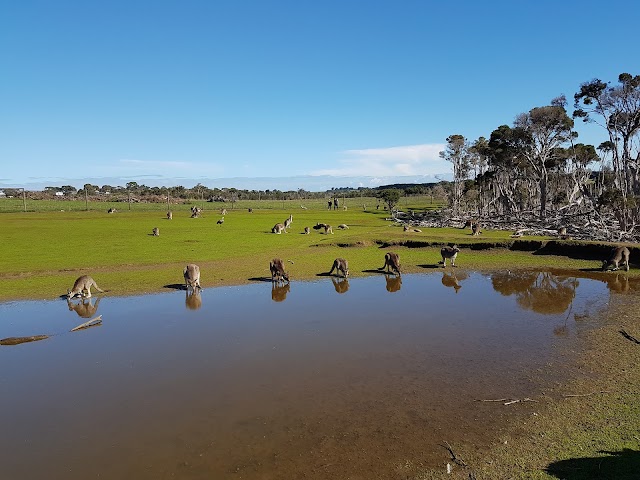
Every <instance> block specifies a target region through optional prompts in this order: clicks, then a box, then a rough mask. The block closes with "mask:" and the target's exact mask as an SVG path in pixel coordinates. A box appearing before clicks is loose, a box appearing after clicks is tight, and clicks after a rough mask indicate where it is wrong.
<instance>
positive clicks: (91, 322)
mask: <svg viewBox="0 0 640 480" xmlns="http://www.w3.org/2000/svg"><path fill="white" fill-rule="evenodd" d="M101 323H102V315H98V316H97V317H96V318H92V319H91V320H89V321H88V322H84V323H82V324H80V325H78V326H77V327H73V328H72V329H71V330H69V331H70V332H75V331H76V330H82V329H83V328H89V327H95V326H96V325H100V324H101Z"/></svg>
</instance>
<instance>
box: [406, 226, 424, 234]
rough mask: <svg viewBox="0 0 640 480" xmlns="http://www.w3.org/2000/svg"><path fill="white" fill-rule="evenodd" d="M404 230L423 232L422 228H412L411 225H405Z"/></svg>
mask: <svg viewBox="0 0 640 480" xmlns="http://www.w3.org/2000/svg"><path fill="white" fill-rule="evenodd" d="M404 231H405V232H417V233H421V232H422V230H420V229H419V228H411V227H410V226H409V225H405V226H404Z"/></svg>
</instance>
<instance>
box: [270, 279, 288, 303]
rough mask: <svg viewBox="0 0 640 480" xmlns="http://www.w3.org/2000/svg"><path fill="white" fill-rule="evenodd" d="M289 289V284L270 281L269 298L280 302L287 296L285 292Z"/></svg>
mask: <svg viewBox="0 0 640 480" xmlns="http://www.w3.org/2000/svg"><path fill="white" fill-rule="evenodd" d="M290 291H291V284H290V283H284V284H282V285H280V284H278V283H271V300H273V301H274V302H282V301H284V299H285V298H287V293H289V292H290Z"/></svg>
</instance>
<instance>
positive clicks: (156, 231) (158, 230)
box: [152, 227, 160, 237]
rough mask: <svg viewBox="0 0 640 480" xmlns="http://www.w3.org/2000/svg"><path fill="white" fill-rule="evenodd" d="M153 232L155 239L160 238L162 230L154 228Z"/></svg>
mask: <svg viewBox="0 0 640 480" xmlns="http://www.w3.org/2000/svg"><path fill="white" fill-rule="evenodd" d="M152 232H153V236H154V237H159V236H160V229H159V228H158V227H154V229H153V230H152Z"/></svg>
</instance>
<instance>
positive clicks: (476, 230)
mask: <svg viewBox="0 0 640 480" xmlns="http://www.w3.org/2000/svg"><path fill="white" fill-rule="evenodd" d="M481 233H482V230H481V229H480V223H479V222H476V223H473V224H471V235H473V236H474V237H476V236H478V235H480V234H481Z"/></svg>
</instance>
